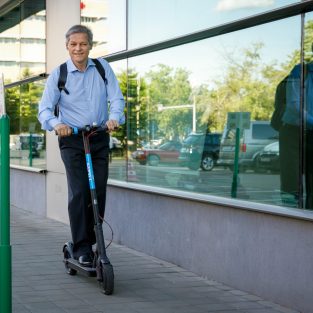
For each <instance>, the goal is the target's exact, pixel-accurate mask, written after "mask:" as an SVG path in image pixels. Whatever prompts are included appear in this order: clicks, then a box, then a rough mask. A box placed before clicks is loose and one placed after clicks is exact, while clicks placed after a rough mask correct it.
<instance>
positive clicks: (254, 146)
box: [217, 121, 278, 170]
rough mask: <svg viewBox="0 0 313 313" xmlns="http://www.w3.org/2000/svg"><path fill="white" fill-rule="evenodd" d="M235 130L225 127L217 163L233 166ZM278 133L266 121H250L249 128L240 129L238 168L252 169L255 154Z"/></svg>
mask: <svg viewBox="0 0 313 313" xmlns="http://www.w3.org/2000/svg"><path fill="white" fill-rule="evenodd" d="M235 138H236V130H235V129H227V128H225V130H224V133H223V136H222V139H221V147H220V157H219V159H218V161H217V164H218V165H222V166H226V167H229V168H230V169H232V168H233V166H234V159H235V143H236V139H235ZM277 138H278V133H277V131H276V130H274V129H273V128H272V127H271V125H270V123H269V122H268V121H251V123H250V128H249V129H244V130H242V131H241V136H240V147H239V148H240V149H239V168H240V169H242V170H245V169H249V168H250V169H254V167H255V165H256V156H257V155H258V153H259V151H261V150H262V149H263V148H264V147H265V146H266V145H268V144H270V143H272V142H274V141H276V140H277Z"/></svg>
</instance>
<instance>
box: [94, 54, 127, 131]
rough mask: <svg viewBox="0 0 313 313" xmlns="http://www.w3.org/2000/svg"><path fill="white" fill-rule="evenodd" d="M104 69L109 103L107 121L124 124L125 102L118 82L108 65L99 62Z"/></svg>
mask: <svg viewBox="0 0 313 313" xmlns="http://www.w3.org/2000/svg"><path fill="white" fill-rule="evenodd" d="M100 62H101V63H102V65H103V67H104V69H105V75H106V79H107V81H108V82H107V95H108V101H109V103H110V108H109V119H110V120H111V119H113V120H116V121H118V122H119V124H120V125H121V124H124V123H125V115H124V108H125V101H124V97H123V94H122V92H121V89H120V86H119V82H118V80H117V78H116V76H115V74H114V72H113V70H112V68H111V66H110V65H109V63H108V62H107V61H105V60H103V59H102V60H100Z"/></svg>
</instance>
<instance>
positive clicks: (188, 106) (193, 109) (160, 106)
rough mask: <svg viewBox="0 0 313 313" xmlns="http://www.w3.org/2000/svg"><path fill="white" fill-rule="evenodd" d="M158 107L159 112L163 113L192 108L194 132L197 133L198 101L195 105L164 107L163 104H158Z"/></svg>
mask: <svg viewBox="0 0 313 313" xmlns="http://www.w3.org/2000/svg"><path fill="white" fill-rule="evenodd" d="M157 106H158V112H162V111H165V110H175V109H183V108H192V131H193V132H196V101H194V102H193V104H178V105H171V106H164V105H163V104H162V103H158V104H157Z"/></svg>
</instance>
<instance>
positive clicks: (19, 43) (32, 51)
mask: <svg viewBox="0 0 313 313" xmlns="http://www.w3.org/2000/svg"><path fill="white" fill-rule="evenodd" d="M45 20H46V18H45V1H44V0H40V1H30V0H26V1H23V2H22V3H21V4H20V5H18V6H17V7H16V8H15V9H14V10H12V11H10V12H7V13H6V14H5V15H4V16H2V17H1V19H0V50H1V57H0V72H3V73H4V78H5V81H6V82H13V81H16V80H20V79H23V78H26V77H29V76H34V75H36V74H40V73H44V72H45V29H46V23H45Z"/></svg>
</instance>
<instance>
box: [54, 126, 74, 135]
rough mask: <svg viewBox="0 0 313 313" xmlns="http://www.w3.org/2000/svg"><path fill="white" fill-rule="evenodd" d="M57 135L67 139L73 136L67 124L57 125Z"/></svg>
mask: <svg viewBox="0 0 313 313" xmlns="http://www.w3.org/2000/svg"><path fill="white" fill-rule="evenodd" d="M54 131H55V134H56V135H58V136H60V137H66V136H71V135H72V129H71V127H69V126H68V125H65V124H57V125H55V127H54Z"/></svg>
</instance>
